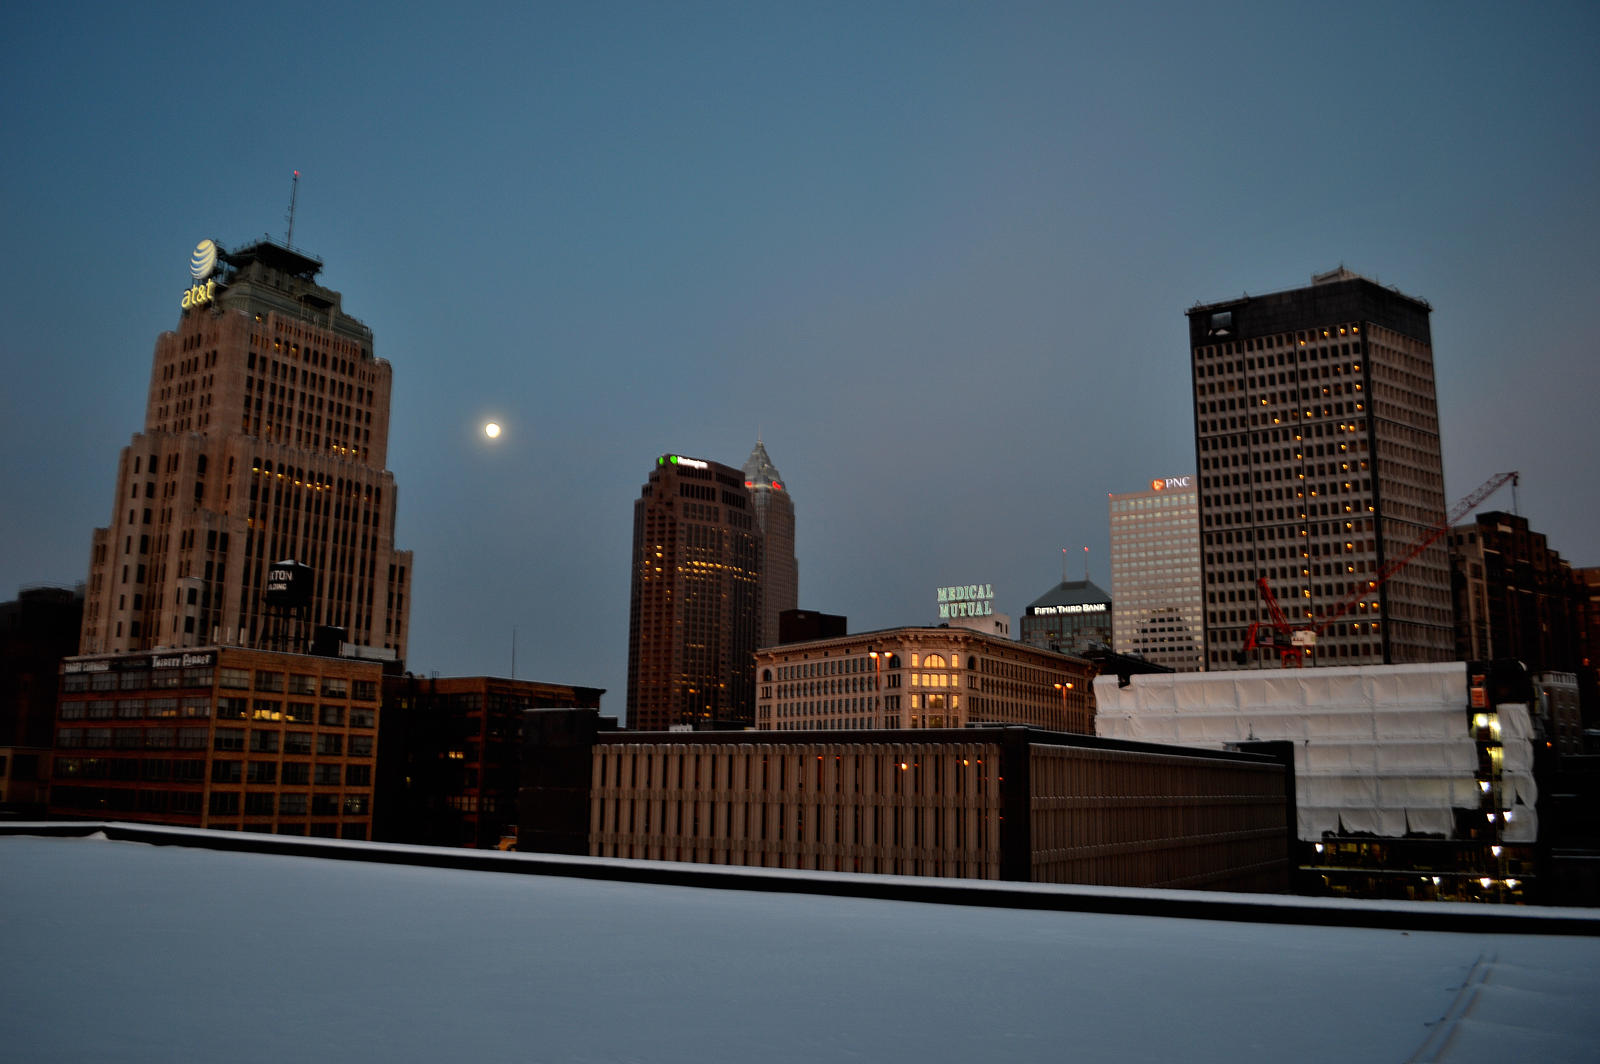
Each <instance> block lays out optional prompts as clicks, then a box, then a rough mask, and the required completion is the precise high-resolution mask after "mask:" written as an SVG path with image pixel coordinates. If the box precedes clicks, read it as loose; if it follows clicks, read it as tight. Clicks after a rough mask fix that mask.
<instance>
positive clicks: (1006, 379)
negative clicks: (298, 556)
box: [0, 2, 1600, 715]
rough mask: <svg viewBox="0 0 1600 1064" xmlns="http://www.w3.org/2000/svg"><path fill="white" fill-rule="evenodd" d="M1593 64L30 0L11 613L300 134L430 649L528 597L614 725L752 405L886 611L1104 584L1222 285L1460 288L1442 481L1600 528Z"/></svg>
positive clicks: (19, 157)
mask: <svg viewBox="0 0 1600 1064" xmlns="http://www.w3.org/2000/svg"><path fill="white" fill-rule="evenodd" d="M1596 56H1600V5H1596V4H1594V3H1592V2H1590V3H1575V4H1555V3H1551V4H1540V5H1529V6H1521V5H1508V4H1502V5H1494V6H1484V5H1476V4H1461V3H1456V4H1448V5H1446V4H1424V3H1407V4H1392V3H1384V4H1363V3H1356V4H1342V5H1326V4H1320V5H1286V4H1252V5H1224V4H1214V5H1210V4H1208V5H1191V4H1176V3H1174V4H1167V5H1160V4H1148V5H1134V4H1130V5H1117V6H1115V7H1114V8H1113V7H1112V6H1111V5H1106V6H1104V7H1102V8H1088V9H1083V10H1080V9H1077V8H1076V7H1074V6H1072V5H1067V4H1060V3H1058V4H1023V3H998V4H976V3H967V4H943V3H904V4H899V3H896V4H888V3H847V4H824V3H807V4H791V5H780V4H774V3H765V2H757V3H746V4H698V3H650V4H623V3H597V4H572V5H508V6H505V7H497V6H495V5H478V6H473V7H456V8H453V9H450V10H448V11H446V10H444V9H440V10H427V9H415V10H413V9H409V8H406V7H403V6H400V5H372V6H365V7H364V6H358V5H323V4H311V5H300V4H292V3H279V4H271V5H255V4H234V5H196V4H184V5H157V4H68V5H54V6H51V5H34V4H8V5H5V7H4V9H3V11H0V58H3V60H4V62H3V64H0V89H3V92H0V97H3V102H0V108H3V112H0V114H3V121H0V135H3V138H4V139H3V142H0V143H3V144H4V145H5V148H6V151H5V155H6V165H5V166H4V168H3V170H0V189H3V190H4V193H5V199H6V201H7V203H8V204H9V206H8V208H7V209H6V211H5V212H4V216H3V220H0V225H3V233H4V246H5V249H6V252H7V254H6V255H5V257H4V261H3V263H0V307H3V319H0V320H3V325H4V328H3V329H0V359H3V363H4V369H5V384H4V387H3V388H0V433H3V442H4V452H5V454H6V455H7V460H6V461H5V463H4V464H3V465H0V500H4V502H3V503H0V545H3V548H4V549H3V550H0V599H4V598H11V597H13V596H14V595H15V593H16V591H17V590H18V589H19V588H21V587H27V586H36V585H72V584H75V583H78V582H81V581H83V580H84V579H85V578H86V576H87V571H88V562H89V547H90V537H91V534H92V532H93V530H94V529H95V528H96V527H98V526H101V525H105V524H107V523H109V521H110V518H111V512H112V503H113V499H112V494H113V490H114V488H115V479H116V463H117V457H118V454H119V452H120V449H121V448H122V447H124V446H126V445H127V443H128V441H129V437H130V436H131V435H132V434H133V433H134V432H136V431H138V430H139V429H140V428H141V425H142V420H143V416H144V406H145V396H146V389H147V386H148V383H149V373H150V365H151V357H152V352H153V350H154V345H155V341H156V337H157V335H158V334H159V333H161V332H162V331H163V330H170V329H174V328H176V326H177V323H178V317H179V306H178V301H179V297H180V295H181V293H182V292H183V290H184V289H185V288H186V287H187V286H188V284H189V283H190V281H189V275H188V269H187V264H188V259H189V253H190V251H191V250H192V249H193V247H194V245H195V243H196V242H197V241H198V240H200V239H201V238H205V237H211V238H214V239H216V240H218V241H219V242H220V243H222V244H223V245H224V246H225V247H234V248H236V247H239V246H242V245H244V244H246V243H248V242H251V241H253V240H255V239H259V238H261V237H262V236H264V235H267V236H271V237H273V238H274V239H278V240H282V239H284V236H285V228H286V219H285V215H286V211H287V207H288V202H289V191H290V174H291V172H292V171H293V170H296V169H298V170H299V171H300V172H301V173H302V175H303V177H302V180H301V183H300V188H299V200H298V211H297V213H296V215H295V222H294V243H295V245H296V246H297V247H299V248H301V249H303V250H304V251H306V252H308V253H310V254H313V255H315V256H317V257H318V258H320V259H321V260H322V261H323V262H324V263H325V264H326V266H325V268H324V270H323V273H322V275H321V280H322V282H323V283H324V284H326V285H328V286H329V287H331V288H334V289H337V290H339V291H341V292H342V293H344V306H345V309H346V311H348V312H349V313H351V314H353V315H354V316H355V317H357V318H359V319H361V320H362V321H364V322H365V323H366V324H367V325H369V326H370V327H371V328H372V330H373V332H374V334H375V349H376V354H377V355H378V356H379V357H381V358H384V359H387V360H388V361H389V362H391V363H392V364H393V367H394V401H393V409H392V422H391V425H392V429H391V435H390V448H389V467H390V469H391V470H393V472H394V475H395V478H396V481H397V483H398V486H399V525H398V535H397V542H398V545H399V546H400V547H401V548H403V549H410V550H413V551H415V554H416V561H415V575H414V583H413V589H412V605H411V655H410V661H409V667H410V668H411V669H412V670H413V671H417V672H428V671H432V670H435V669H436V670H439V671H440V672H441V673H443V674H445V675H451V674H476V673H492V674H498V675H506V674H508V673H509V671H510V666H511V661H510V658H511V644H512V630H513V628H515V629H516V631H517V637H516V638H517V675H518V676H520V677H524V678H535V679H542V680H550V681H555V682H561V683H573V684H583V685H589V686H597V687H604V688H606V689H607V691H608V693H607V695H606V696H605V698H604V699H603V701H602V707H603V710H604V711H605V712H606V713H608V714H616V715H620V714H621V713H622V712H623V708H624V704H625V701H626V697H625V692H624V682H625V678H626V670H627V617H628V593H629V550H630V545H631V538H632V508H633V502H634V500H635V499H636V498H637V497H638V494H639V489H640V486H641V485H642V484H643V483H644V481H645V480H646V478H647V476H648V474H649V472H650V469H651V467H652V465H653V464H654V461H655V458H656V456H657V455H659V454H662V453H665V452H677V453H682V454H687V455H691V456H695V457H699V458H707V459H713V460H716V461H721V462H725V463H728V464H731V465H740V464H742V463H743V461H744V459H745V457H746V456H747V455H748V454H749V452H750V449H751V447H752V445H753V444H754V443H755V441H756V437H757V434H758V433H759V434H760V436H761V437H762V439H763V440H764V441H765V443H766V446H767V449H768V451H769V453H770V454H771V456H772V459H773V461H774V462H775V463H776V464H777V466H778V468H779V469H780V470H781V471H782V473H783V476H784V479H785V481H786V482H787V485H788V487H789V488H790V490H791V493H792V495H793V499H794V504H795V511H796V524H797V554H798V557H799V563H800V603H801V605H802V606H803V607H805V608H808V609H815V610H822V611H826V612H830V613H841V614H845V615H847V616H848V617H849V619H850V627H851V630H852V631H859V630H866V629H871V628H880V627H889V626H893V625H900V624H926V623H935V617H936V605H935V597H934V594H935V589H936V588H937V587H938V586H940V585H941V584H955V583H963V584H964V583H979V582H983V583H992V584H993V585H994V586H995V591H996V594H997V601H996V608H997V609H999V610H1001V611H1003V612H1006V613H1009V614H1011V615H1013V617H1016V616H1019V615H1020V614H1021V611H1022V609H1023V607H1024V606H1025V605H1026V604H1027V602H1029V601H1030V600H1032V599H1033V598H1035V597H1037V596H1038V595H1040V594H1042V593H1044V592H1045V591H1047V590H1048V589H1050V588H1051V587H1052V586H1053V585H1054V584H1055V583H1056V581H1058V580H1059V579H1060V578H1061V570H1062V562H1061V559H1062V549H1063V548H1068V550H1069V551H1070V566H1071V574H1072V576H1073V577H1074V578H1079V577H1081V576H1082V574H1083V558H1084V554H1083V550H1082V548H1083V547H1084V546H1088V547H1089V548H1090V552H1089V556H1088V557H1089V568H1090V572H1091V575H1092V577H1093V579H1094V580H1095V581H1096V582H1097V583H1099V584H1100V585H1101V586H1103V587H1106V588H1108V589H1109V587H1110V572H1109V560H1108V532H1107V508H1106V493H1107V492H1114V491H1115V492H1120V491H1131V490H1137V489H1138V488H1140V487H1141V486H1142V485H1144V484H1146V483H1147V482H1148V481H1149V480H1150V479H1151V478H1152V477H1156V476H1168V475H1175V474H1179V473H1192V472H1194V471H1195V455H1194V445H1193V423H1192V415H1191V410H1190V387H1189V378H1188V350H1187V323H1186V320H1185V318H1184V311H1185V310H1186V309H1188V308H1189V307H1191V306H1193V305H1194V304H1195V303H1197V302H1211V301H1216V300H1221V299H1227V298H1231V297H1234V296H1237V295H1240V294H1241V293H1247V292H1248V293H1252V294H1259V293H1264V292H1269V291H1277V290H1281V289H1286V288H1294V287H1299V286H1302V285H1305V284H1307V283H1308V282H1309V281H1310V278H1311V275H1312V274H1313V273H1316V272H1321V271H1325V270H1330V269H1333V268H1334V267H1336V266H1339V265H1340V264H1343V265H1344V266H1346V267H1348V268H1350V269H1352V270H1355V271H1357V272H1359V273H1362V274H1364V275H1366V276H1369V277H1372V278H1374V279H1375V280H1378V281H1380V282H1382V283H1384V284H1388V285H1393V286H1396V287H1398V288H1399V289H1401V290H1402V291H1404V292H1406V293H1407V294H1409V295H1412V296H1416V297H1419V298H1422V299H1425V300H1427V301H1428V302H1429V303H1430V304H1431V305H1432V307H1433V319H1432V324H1433V343H1434V354H1435V362H1436V367H1437V374H1438V394H1439V406H1440V418H1441V423H1442V431H1443V440H1444V468H1445V477H1446V494H1447V496H1448V497H1449V499H1450V500H1451V501H1452V502H1453V501H1454V500H1456V499H1459V498H1461V497H1462V496H1464V495H1466V494H1467V493H1469V492H1471V491H1472V490H1473V489H1475V488H1476V487H1477V486H1478V485H1479V484H1481V483H1482V482H1483V481H1485V480H1487V479H1488V478H1489V477H1490V476H1492V475H1493V474H1495V473H1496V472H1499V471H1502V470H1512V469H1515V470H1520V471H1521V474H1522V482H1521V487H1520V490H1519V493H1518V502H1519V503H1520V508H1521V512H1522V513H1523V514H1524V515H1525V516H1527V518H1528V519H1529V521H1530V522H1531V523H1532V525H1533V527H1534V528H1535V529H1536V530H1539V531H1543V532H1545V533H1547V534H1548V536H1549V538H1550V543H1551V545H1552V546H1553V547H1554V548H1556V549H1557V550H1559V551H1560V552H1561V553H1562V555H1563V556H1564V557H1566V558H1567V559H1568V560H1570V561H1571V562H1572V563H1573V564H1574V565H1600V545H1597V538H1600V537H1597V529H1600V502H1597V498H1600V496H1597V492H1596V490H1595V488H1594V487H1593V486H1592V481H1593V480H1594V479H1595V477H1594V470H1593V462H1594V460H1595V452H1596V450H1597V447H1596V444H1597V442H1600V429H1597V419H1600V412H1597V411H1596V408H1595V407H1596V396H1597V395H1600V368H1597V357H1596V356H1597V355H1600V351H1597V348H1600V342H1597V340H1596V337H1597V335H1600V327H1597V321H1600V319H1597V315H1596V313H1595V306H1596V303H1597V302H1600V300H1597V295H1596V293H1600V61H1597V59H1596ZM489 419H493V420H496V421H498V422H500V423H501V424H503V425H504V426H505V433H504V435H503V436H502V437H501V438H500V439H499V440H497V441H494V442H492V443H491V442H490V441H487V440H486V439H485V438H484V436H483V435H482V432H481V426H482V424H483V422H484V421H486V420H489ZM1491 506H1493V507H1495V508H1501V509H1507V510H1509V509H1510V508H1511V506H1512V497H1511V493H1510V491H1509V489H1502V491H1501V493H1500V494H1498V495H1497V496H1495V498H1494V499H1493V500H1492V501H1491Z"/></svg>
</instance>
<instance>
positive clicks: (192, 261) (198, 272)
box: [189, 240, 217, 281]
mask: <svg viewBox="0 0 1600 1064" xmlns="http://www.w3.org/2000/svg"><path fill="white" fill-rule="evenodd" d="M216 268H217V243H216V241H214V240H202V241H200V243H198V244H196V245H195V246H194V254H193V255H190V256H189V273H190V274H191V275H193V277H194V279H195V280H196V281H204V280H205V279H206V278H207V277H210V276H211V274H212V272H213V271H215V270H216Z"/></svg>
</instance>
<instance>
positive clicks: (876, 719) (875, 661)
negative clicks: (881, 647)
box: [867, 650, 888, 729]
mask: <svg viewBox="0 0 1600 1064" xmlns="http://www.w3.org/2000/svg"><path fill="white" fill-rule="evenodd" d="M867 657H869V658H871V659H872V668H873V672H874V673H875V675H874V677H873V680H872V726H873V727H874V728H878V729H882V728H883V659H884V658H886V657H888V655H887V654H880V653H878V652H877V651H876V650H873V651H870V652H868V654H867Z"/></svg>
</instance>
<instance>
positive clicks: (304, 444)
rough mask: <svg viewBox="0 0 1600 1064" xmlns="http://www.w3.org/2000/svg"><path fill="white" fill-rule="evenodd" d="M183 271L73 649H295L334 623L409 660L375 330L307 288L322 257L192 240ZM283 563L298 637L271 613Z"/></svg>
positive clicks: (385, 396) (383, 374) (405, 569)
mask: <svg viewBox="0 0 1600 1064" xmlns="http://www.w3.org/2000/svg"><path fill="white" fill-rule="evenodd" d="M174 265H176V264H174ZM189 268H190V275H191V276H190V278H189V280H190V281H191V282H192V284H191V286H190V287H189V288H188V289H187V290H186V291H183V292H182V293H181V300H179V302H180V303H181V310H180V314H179V318H178V328H177V330H176V331H175V332H167V333H162V334H161V336H160V337H159V338H158V339H157V340H156V350H155V359H154V363H153V365H152V366H151V370H150V393H149V397H148V400H147V403H146V407H145V423H144V430H143V431H142V432H139V433H136V434H135V435H134V437H133V440H132V442H131V443H130V444H129V445H128V446H127V447H126V448H124V450H123V452H122V461H121V463H120V467H119V469H118V475H117V492H116V500H115V502H114V503H113V504H112V512H111V524H110V526H108V527H106V528H101V529H97V530H96V531H95V534H94V545H93V549H92V553H91V558H90V567H89V583H88V592H87V596H86V600H85V604H84V615H83V637H82V650H83V652H84V653H86V654H105V653H116V652H121V651H135V650H148V649H154V648H159V647H192V646H202V645H207V644H212V643H225V644H237V645H243V646H249V647H260V648H264V649H293V648H294V647H295V646H296V645H297V644H301V645H303V644H302V640H303V638H304V637H305V636H307V635H309V629H310V628H311V627H312V626H315V625H329V626H334V627H338V628H342V629H344V630H345V633H346V638H347V639H348V640H349V641H350V642H352V643H357V644H361V645H364V646H369V647H380V648H386V649H388V650H391V651H393V652H394V653H395V655H396V656H398V657H402V658H403V657H404V656H405V651H406V617H407V613H408V605H409V604H408V602H407V601H406V597H407V589H408V586H409V576H408V574H409V570H410V568H411V554H410V552H409V551H400V550H396V549H395V547H394V520H395V486H394V476H393V475H392V474H391V473H390V472H389V471H388V470H387V469H385V468H384V464H385V459H386V454H387V451H388V442H389V387H390V377H391V370H390V367H389V363H387V362H385V361H384V360H382V359H380V358H377V357H376V356H375V355H374V354H373V345H372V330H371V329H369V328H367V327H366V326H365V325H363V324H362V323H361V322H359V321H357V320H356V319H355V318H352V317H350V316H349V315H347V314H346V313H345V312H344V309H343V307H342V305H341V297H340V295H339V293H338V292H335V291H333V290H331V289H328V288H324V287H322V286H321V285H320V284H318V283H317V282H316V276H317V273H318V272H319V271H320V270H321V269H322V263H321V262H319V261H318V260H316V259H313V258H310V257H308V256H306V255H303V254H301V253H300V252H298V251H294V250H291V249H290V248H287V247H283V246H281V245H279V244H274V243H270V242H265V241H264V242H261V243H258V244H254V245H252V246H250V247H247V248H244V249H243V250H241V251H238V252H235V253H233V254H229V253H228V252H226V251H223V250H222V249H221V248H219V247H217V245H216V244H214V243H213V242H212V241H210V240H205V241H201V243H200V245H199V246H198V247H196V249H195V252H194V255H193V258H192V260H191V262H190V265H189ZM174 287H176V286H174ZM174 295H175V296H177V295H178V293H177V292H175V293H174ZM288 560H293V561H295V562H298V563H300V565H302V566H305V567H307V569H306V570H296V572H297V573H306V574H307V576H308V578H309V579H308V583H306V584H305V585H303V588H302V591H303V594H304V605H303V607H299V609H300V611H301V612H300V613H299V614H298V618H299V619H298V621H297V622H296V624H297V625H298V626H297V627H293V626H290V625H288V624H286V623H285V622H281V621H278V620H277V619H276V618H273V617H271V616H269V614H270V612H271V611H270V609H269V597H270V596H269V594H268V591H267V584H268V580H269V577H270V576H271V571H272V568H273V565H274V563H276V562H280V561H288Z"/></svg>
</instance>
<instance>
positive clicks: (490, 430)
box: [483, 421, 500, 440]
mask: <svg viewBox="0 0 1600 1064" xmlns="http://www.w3.org/2000/svg"><path fill="white" fill-rule="evenodd" d="M483 434H484V435H485V436H487V437H489V438H490V439H491V440H492V439H495V438H496V437H498V436H499V435H500V426H499V425H498V424H497V423H495V422H493V421H491V422H489V423H488V424H487V425H485V426H483Z"/></svg>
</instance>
